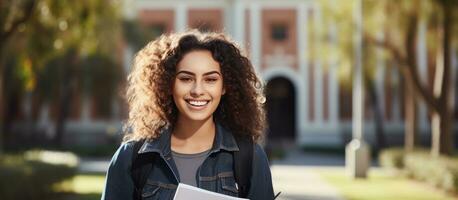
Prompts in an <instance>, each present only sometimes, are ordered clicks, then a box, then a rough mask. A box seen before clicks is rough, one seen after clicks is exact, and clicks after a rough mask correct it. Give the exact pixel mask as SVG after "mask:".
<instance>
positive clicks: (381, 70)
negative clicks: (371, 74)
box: [375, 30, 386, 116]
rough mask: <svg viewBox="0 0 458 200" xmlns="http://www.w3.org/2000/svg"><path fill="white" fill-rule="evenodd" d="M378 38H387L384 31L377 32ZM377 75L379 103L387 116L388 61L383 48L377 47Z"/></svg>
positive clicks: (380, 39)
mask: <svg viewBox="0 0 458 200" xmlns="http://www.w3.org/2000/svg"><path fill="white" fill-rule="evenodd" d="M376 37H377V40H379V41H383V40H384V39H385V35H384V33H383V30H382V31H379V32H377V35H376ZM376 59H377V60H376V63H377V64H376V66H377V69H376V73H375V74H376V76H375V87H376V91H377V96H378V99H379V101H378V102H379V105H380V110H381V111H382V113H383V116H385V111H386V110H385V87H384V85H385V69H386V63H385V59H384V56H383V48H381V47H377V49H376Z"/></svg>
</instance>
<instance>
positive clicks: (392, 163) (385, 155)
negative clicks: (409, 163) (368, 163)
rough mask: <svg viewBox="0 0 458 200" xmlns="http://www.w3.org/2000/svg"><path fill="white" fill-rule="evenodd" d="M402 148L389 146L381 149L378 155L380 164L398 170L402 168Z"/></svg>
mask: <svg viewBox="0 0 458 200" xmlns="http://www.w3.org/2000/svg"><path fill="white" fill-rule="evenodd" d="M403 159H404V149H402V148H390V149H386V150H383V151H382V152H381V153H380V155H379V163H380V166H382V167H384V168H388V169H396V170H400V169H402V168H404V161H403Z"/></svg>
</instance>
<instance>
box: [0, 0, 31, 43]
mask: <svg viewBox="0 0 458 200" xmlns="http://www.w3.org/2000/svg"><path fill="white" fill-rule="evenodd" d="M35 4H36V1H35V0H31V1H28V3H27V4H26V5H25V6H24V12H23V13H24V15H22V16H21V17H20V18H19V19H17V20H15V21H13V23H12V25H11V28H9V29H7V30H5V31H4V32H0V49H2V48H3V45H4V44H5V42H6V41H7V40H8V38H9V37H11V35H12V34H13V33H14V32H15V31H16V30H17V29H18V27H19V26H20V25H21V24H23V23H25V22H27V21H28V20H29V19H30V17H31V16H32V14H33V10H34V8H35Z"/></svg>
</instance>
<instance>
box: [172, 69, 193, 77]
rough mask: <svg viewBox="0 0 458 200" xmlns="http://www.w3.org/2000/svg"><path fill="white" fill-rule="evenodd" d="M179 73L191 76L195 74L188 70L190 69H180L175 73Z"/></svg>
mask: <svg viewBox="0 0 458 200" xmlns="http://www.w3.org/2000/svg"><path fill="white" fill-rule="evenodd" d="M181 73H183V74H188V75H192V76H195V75H196V74H194V73H192V72H190V71H185V70H182V71H179V72H177V73H176V75H178V74H181Z"/></svg>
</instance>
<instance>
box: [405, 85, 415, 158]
mask: <svg viewBox="0 0 458 200" xmlns="http://www.w3.org/2000/svg"><path fill="white" fill-rule="evenodd" d="M405 86H406V95H405V100H406V102H405V112H406V115H405V116H406V119H405V141H404V149H405V150H406V151H412V150H413V149H414V148H415V146H416V145H417V144H418V118H417V100H416V92H415V90H414V88H413V86H412V84H411V83H410V82H406V85H405Z"/></svg>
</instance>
